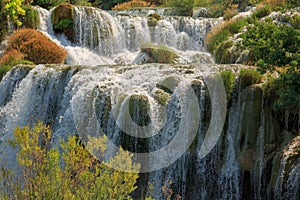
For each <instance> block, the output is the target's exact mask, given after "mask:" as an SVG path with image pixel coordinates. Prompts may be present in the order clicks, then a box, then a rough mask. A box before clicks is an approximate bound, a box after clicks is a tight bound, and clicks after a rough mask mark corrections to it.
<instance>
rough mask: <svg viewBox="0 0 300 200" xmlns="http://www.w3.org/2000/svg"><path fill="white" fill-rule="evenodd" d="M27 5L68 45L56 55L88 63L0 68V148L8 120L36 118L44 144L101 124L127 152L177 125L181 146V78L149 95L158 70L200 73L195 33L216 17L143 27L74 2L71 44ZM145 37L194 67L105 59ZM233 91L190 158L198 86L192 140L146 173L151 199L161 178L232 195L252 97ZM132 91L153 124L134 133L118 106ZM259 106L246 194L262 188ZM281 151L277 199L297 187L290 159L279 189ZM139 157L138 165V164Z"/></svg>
mask: <svg viewBox="0 0 300 200" xmlns="http://www.w3.org/2000/svg"><path fill="white" fill-rule="evenodd" d="M37 9H38V11H39V13H40V16H41V27H40V30H41V31H42V32H43V33H44V34H46V35H47V36H48V37H50V38H51V39H52V40H53V41H54V42H56V43H57V44H59V45H61V46H63V47H64V48H65V49H66V50H67V51H68V57H67V60H66V62H67V63H68V64H73V65H88V66H87V67H78V68H77V67H70V69H67V68H66V66H55V67H54V66H52V67H45V66H43V65H39V66H37V67H36V68H35V69H32V70H31V71H30V72H28V71H29V70H28V71H26V70H25V71H24V70H22V69H19V68H16V69H14V70H12V71H10V72H9V73H8V74H7V75H6V76H5V78H4V79H3V81H1V83H0V93H1V96H0V133H1V141H0V149H1V150H7V149H5V148H6V147H5V148H4V147H3V146H2V145H3V143H2V142H5V141H6V140H7V139H8V138H9V137H11V134H10V133H11V132H12V131H13V129H14V128H15V127H16V126H17V125H20V126H23V125H33V124H34V123H35V122H36V121H37V120H42V121H43V122H45V123H47V124H51V125H52V128H53V130H54V142H58V141H59V140H60V139H66V137H67V135H68V134H70V133H76V132H78V133H79V134H81V136H82V138H83V139H85V137H86V135H87V134H90V135H95V134H98V133H99V132H100V131H101V130H102V131H103V132H105V133H106V134H107V135H108V137H109V139H110V141H113V142H114V143H115V144H117V145H119V144H126V143H127V144H128V143H129V146H130V147H129V148H132V149H133V150H134V151H138V150H141V149H143V148H144V149H147V150H149V151H154V150H156V149H159V148H161V147H162V146H164V145H166V144H168V143H169V142H170V140H172V139H173V137H175V135H176V132H177V131H178V130H179V129H180V126H181V128H182V130H184V131H186V132H185V133H186V134H185V135H184V136H183V137H181V138H179V139H178V141H176V142H177V143H176V144H177V145H178V146H183V147H187V146H188V145H187V143H186V140H189V137H190V135H189V134H188V133H189V132H188V131H189V129H190V128H191V127H193V126H194V125H195V122H194V121H193V120H194V117H193V116H190V115H189V114H190V113H192V111H193V110H192V109H193V107H189V105H186V102H185V101H184V100H186V99H188V97H187V96H185V91H184V86H182V85H180V87H179V86H178V87H175V91H174V92H173V93H172V94H170V101H169V103H168V105H167V107H164V106H162V105H160V104H159V103H158V101H157V100H156V99H155V92H156V91H157V90H159V89H158V88H157V85H156V84H157V83H159V82H160V81H162V80H164V79H166V78H168V77H180V78H183V79H185V80H186V81H187V82H188V83H189V84H190V83H191V82H192V81H195V80H197V81H201V78H200V77H202V76H203V73H206V72H208V71H209V68H210V67H211V66H209V65H208V66H207V65H206V64H207V63H212V62H213V61H212V59H211V57H210V55H209V54H208V53H207V52H205V51H204V50H203V46H202V44H203V39H204V36H205V34H206V33H207V31H208V30H209V29H210V28H211V27H213V26H215V25H216V24H217V23H218V22H219V21H220V20H215V19H193V18H189V17H164V18H163V19H162V20H161V21H159V22H158V24H157V26H156V27H155V28H150V27H148V25H147V18H146V17H143V16H136V17H133V16H111V15H109V14H107V13H105V12H104V11H100V10H98V9H95V8H86V7H76V8H75V31H76V38H77V43H71V42H70V41H68V40H67V39H66V37H65V36H63V35H56V34H54V32H53V30H52V25H51V11H47V10H44V9H41V8H37ZM147 41H148V42H149V41H151V42H152V43H156V44H158V43H164V44H166V45H168V46H169V47H171V48H172V49H174V50H175V51H176V52H177V53H178V54H179V55H180V59H178V62H179V63H197V64H198V65H200V66H201V67H202V69H201V70H198V71H197V72H195V70H194V68H193V67H191V66H186V68H184V67H182V65H178V66H171V65H161V64H144V65H130V66H120V65H111V64H115V63H122V64H130V63H132V62H136V60H139V48H140V45H141V44H142V43H144V42H147ZM201 63H205V64H203V65H202V64H201ZM97 65H102V66H97ZM92 66H96V67H92ZM199 71H201V73H199ZM191 72H192V73H191ZM202 72H203V73H202ZM27 73H28V74H27ZM198 89H199V88H198ZM237 93H238V94H237V97H236V98H235V101H234V102H233V104H232V105H231V108H230V112H229V121H228V131H227V132H226V133H224V134H225V135H224V136H223V138H224V141H220V142H219V143H220V144H219V143H218V144H217V145H216V147H215V148H214V149H213V150H212V151H211V152H210V153H209V155H208V156H207V157H205V158H200V157H199V155H198V153H195V152H199V151H200V149H201V146H202V143H203V140H204V136H205V135H204V130H205V125H207V124H206V123H207V122H206V120H207V119H206V118H209V116H207V113H205V111H206V112H207V110H206V109H209V108H206V105H207V104H208V102H207V100H206V95H207V94H208V92H207V91H206V89H205V86H204V84H203V83H202V84H200V93H199V94H198V98H199V108H200V111H199V113H200V119H199V121H198V122H197V125H199V127H198V130H197V137H196V141H195V143H196V144H194V145H195V146H194V147H192V148H191V149H189V150H187V151H186V152H185V153H184V154H183V155H182V156H181V157H180V158H179V159H178V160H176V161H175V162H172V164H170V165H169V166H167V167H165V168H163V169H160V170H156V171H154V172H151V173H149V179H147V181H148V182H150V183H152V184H153V186H154V188H153V190H154V197H155V198H156V199H162V198H163V195H162V193H161V187H162V186H163V185H164V184H167V185H168V183H169V182H170V181H172V182H173V183H174V186H173V189H174V190H175V192H176V193H178V194H179V195H181V196H182V199H203V200H205V199H221V200H227V199H232V200H233V199H241V198H242V197H241V196H242V193H241V190H242V187H241V181H242V180H241V178H242V177H241V176H240V172H241V169H240V166H239V162H238V159H239V158H238V157H237V156H238V154H239V153H240V152H239V147H238V145H239V143H240V140H241V138H240V137H241V126H242V125H241V121H242V118H245V116H242V115H243V114H244V113H245V112H244V111H245V110H247V109H251V106H253V105H252V104H251V103H250V105H246V104H242V105H241V91H240V89H239V90H238V91H237ZM134 95H138V96H140V97H142V98H144V99H146V101H147V102H148V103H149V110H147V115H148V116H149V117H150V118H151V122H152V124H153V126H145V127H143V129H139V131H136V127H135V126H134V124H133V123H132V120H130V119H129V118H128V113H126V112H127V111H126V105H128V102H129V101H130V97H131V96H134ZM179 97H182V98H179ZM252 103H253V102H252ZM133 110H134V117H133V118H136V119H139V117H140V116H139V115H140V113H139V104H136V105H134V109H133ZM261 112H262V113H261V117H262V120H261V122H260V123H261V124H260V125H261V127H260V129H259V134H258V137H257V139H258V140H259V142H257V145H256V147H257V154H258V155H257V156H256V158H257V161H256V164H257V166H256V170H255V172H251V173H252V175H253V177H254V179H253V180H252V181H251V187H252V188H254V193H253V196H254V197H255V198H256V199H260V198H262V196H263V195H264V194H263V192H264V191H262V185H260V184H261V182H262V179H263V174H262V172H263V168H264V161H263V159H264V157H263V156H264V146H263V145H264V135H263V133H264V132H265V131H266V130H265V127H264V123H265V121H264V120H265V116H264V113H263V104H262V111H261ZM181 123H182V124H181ZM122 130H123V131H124V130H126V132H133V134H137V133H138V134H145V135H146V136H149V135H151V136H157V137H153V138H151V139H150V140H148V141H147V145H148V146H141V144H139V142H138V141H137V140H134V141H132V140H129V141H128V140H126V139H124V135H123V134H122ZM157 130H159V133H158V134H157ZM222 142H224V144H223V143H222ZM221 143H222V144H221ZM222 147H225V148H224V149H223V148H222ZM114 150H115V149H114V148H113V146H112V145H111V146H109V150H108V154H107V155H106V156H107V158H108V157H109V155H111V154H113V153H114ZM179 150H181V149H179ZM179 150H178V149H176V148H174V149H172V150H170V151H167V152H165V154H162V155H161V157H159V156H158V157H154V158H153V160H152V161H154V162H156V163H157V165H158V164H159V163H160V162H164V161H165V160H168V161H169V160H171V159H173V157H174V156H176V153H178V151H179ZM194 151H195V152H194ZM7 152H10V151H9V150H7ZM0 154H1V152H0ZM166 155H167V156H168V158H167V159H166ZM135 158H136V159H137V157H135ZM286 159H287V158H283V159H282V160H281V168H280V170H279V175H278V180H277V182H276V188H275V191H274V192H275V195H276V197H278V198H279V199H280V198H286V199H293V198H294V199H295V198H297V197H296V195H297V191H298V189H299V186H298V185H297V183H299V176H300V175H299V164H298V165H297V166H295V168H294V169H293V170H292V171H291V172H290V176H289V178H288V180H287V184H286V186H288V191H287V192H286V193H284V194H283V191H282V188H283V187H284V185H283V176H284V168H285V165H286ZM1 161H2V160H1ZM0 164H1V163H0ZM142 164H143V166H144V167H145V165H147V164H148V163H142ZM153 167H155V164H154V165H153ZM243 192H245V191H243ZM246 192H247V191H246Z"/></svg>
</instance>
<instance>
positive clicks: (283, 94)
mask: <svg viewBox="0 0 300 200" xmlns="http://www.w3.org/2000/svg"><path fill="white" fill-rule="evenodd" d="M273 87H275V88H276V98H275V102H274V109H275V110H290V111H297V110H300V68H299V66H298V67H289V69H288V70H287V71H286V72H283V73H281V74H280V76H279V78H278V79H275V80H274V83H273Z"/></svg>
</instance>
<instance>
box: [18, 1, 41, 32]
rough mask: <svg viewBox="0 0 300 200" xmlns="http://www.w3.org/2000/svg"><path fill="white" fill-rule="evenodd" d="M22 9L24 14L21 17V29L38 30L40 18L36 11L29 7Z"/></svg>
mask: <svg viewBox="0 0 300 200" xmlns="http://www.w3.org/2000/svg"><path fill="white" fill-rule="evenodd" d="M24 9H25V11H26V14H25V16H23V17H22V27H26V28H31V29H38V27H39V25H40V16H39V13H38V11H37V10H36V9H34V8H33V7H32V6H30V5H26V6H24Z"/></svg>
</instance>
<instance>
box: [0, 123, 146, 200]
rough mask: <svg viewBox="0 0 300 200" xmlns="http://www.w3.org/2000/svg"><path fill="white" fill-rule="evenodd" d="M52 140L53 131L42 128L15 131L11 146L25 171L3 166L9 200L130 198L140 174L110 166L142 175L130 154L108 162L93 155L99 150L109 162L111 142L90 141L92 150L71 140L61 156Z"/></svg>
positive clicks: (4, 190) (1, 178) (2, 177)
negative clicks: (139, 173) (107, 144)
mask: <svg viewBox="0 0 300 200" xmlns="http://www.w3.org/2000/svg"><path fill="white" fill-rule="evenodd" d="M51 139H52V131H51V129H50V128H49V127H47V126H45V125H43V124H42V123H38V124H37V125H36V126H34V127H33V128H29V127H28V126H26V127H23V128H20V127H17V128H16V129H15V130H14V138H13V139H12V140H10V141H9V144H10V145H11V146H12V147H13V148H15V149H16V152H17V155H16V157H17V163H18V167H19V169H20V170H19V171H18V173H11V172H10V170H9V169H7V166H1V169H2V171H1V172H2V173H1V172H0V181H1V183H2V184H3V185H1V186H3V187H1V188H0V194H1V193H2V194H4V195H5V196H6V197H7V199H27V200H34V199H130V195H129V194H130V193H131V192H132V191H134V190H135V188H136V186H135V182H136V180H137V178H138V174H136V173H125V172H120V171H117V170H114V169H112V168H109V167H108V166H116V164H117V165H118V166H121V167H124V170H125V169H126V170H128V171H133V172H138V170H139V167H140V165H139V164H136V163H133V162H132V155H131V154H130V153H129V152H126V151H124V150H122V149H120V152H119V153H117V154H116V155H115V157H113V158H112V159H110V160H109V161H108V162H107V163H105V162H102V161H99V160H97V159H96V157H95V156H93V155H91V154H90V152H92V150H95V151H93V152H95V153H98V155H99V156H101V158H102V159H103V155H104V151H105V149H106V141H107V138H106V137H102V138H91V137H90V138H89V142H88V144H87V147H85V146H84V145H83V144H82V143H81V141H80V139H79V138H78V137H77V136H73V137H69V138H68V141H61V143H60V148H61V150H62V153H61V154H60V151H59V149H58V148H52V147H51ZM86 148H88V149H89V150H91V151H88V150H87V149H86ZM97 158H98V157H97ZM99 158H100V157H99ZM104 163H105V164H104ZM2 164H3V162H2ZM20 186H22V187H20ZM1 190H2V191H1Z"/></svg>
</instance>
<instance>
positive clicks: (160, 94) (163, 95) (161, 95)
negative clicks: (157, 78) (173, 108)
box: [154, 89, 170, 106]
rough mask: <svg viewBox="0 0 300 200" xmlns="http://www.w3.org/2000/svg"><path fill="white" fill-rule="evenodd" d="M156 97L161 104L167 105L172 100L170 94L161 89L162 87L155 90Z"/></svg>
mask: <svg viewBox="0 0 300 200" xmlns="http://www.w3.org/2000/svg"><path fill="white" fill-rule="evenodd" d="M154 99H155V100H156V101H157V102H158V103H159V104H160V105H163V106H165V105H167V103H168V102H169V100H170V94H169V93H167V92H165V91H163V90H161V89H157V90H156V91H155V92H154Z"/></svg>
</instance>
